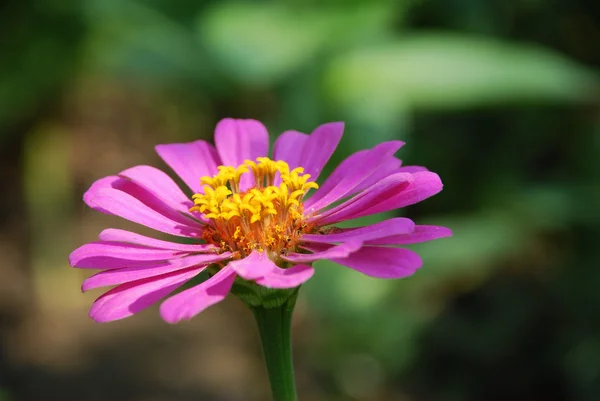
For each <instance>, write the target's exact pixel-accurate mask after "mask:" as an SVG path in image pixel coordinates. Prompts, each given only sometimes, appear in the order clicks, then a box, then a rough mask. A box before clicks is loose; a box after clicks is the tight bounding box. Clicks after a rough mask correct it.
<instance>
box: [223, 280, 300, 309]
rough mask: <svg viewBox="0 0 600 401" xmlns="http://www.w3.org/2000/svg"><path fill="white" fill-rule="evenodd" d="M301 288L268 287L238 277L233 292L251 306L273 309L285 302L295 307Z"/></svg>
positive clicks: (232, 288)
mask: <svg viewBox="0 0 600 401" xmlns="http://www.w3.org/2000/svg"><path fill="white" fill-rule="evenodd" d="M299 289H300V287H296V288H289V289H274V288H266V287H263V286H260V285H258V284H256V283H254V282H251V281H246V280H244V279H242V278H241V277H237V278H236V279H235V281H234V283H233V286H232V287H231V293H232V294H234V295H235V296H237V297H238V298H239V299H241V300H242V302H244V303H245V304H246V305H248V306H249V307H251V308H256V307H263V308H265V309H271V308H277V307H280V306H283V305H285V304H288V307H291V308H293V307H294V304H295V303H296V298H297V296H298V290H299Z"/></svg>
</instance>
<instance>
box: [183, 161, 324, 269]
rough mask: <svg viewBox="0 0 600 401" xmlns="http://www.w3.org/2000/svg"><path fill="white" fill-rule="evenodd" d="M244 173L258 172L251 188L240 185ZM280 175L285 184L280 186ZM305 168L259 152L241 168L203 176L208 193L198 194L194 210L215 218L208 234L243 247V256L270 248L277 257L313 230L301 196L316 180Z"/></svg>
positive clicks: (237, 248)
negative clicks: (292, 166) (304, 212)
mask: <svg viewBox="0 0 600 401" xmlns="http://www.w3.org/2000/svg"><path fill="white" fill-rule="evenodd" d="M244 174H251V175H252V176H254V180H255V185H254V186H253V187H252V188H248V189H245V191H244V192H242V191H241V190H240V180H241V177H242V176H243V175H244ZM276 177H279V178H280V181H281V183H280V184H279V185H278V186H275V185H274V184H275V179H276ZM309 179H310V174H304V168H302V167H297V168H295V169H293V170H290V167H289V165H288V164H287V163H286V162H284V161H281V160H278V161H274V160H271V159H269V158H267V157H259V158H257V159H256V162H254V161H252V160H246V161H245V162H244V164H242V165H240V166H238V167H232V166H219V172H218V174H217V175H215V176H214V177H202V178H200V183H201V184H203V185H204V187H203V188H204V193H201V194H194V195H193V196H192V199H193V201H194V206H193V207H192V208H191V209H190V211H191V212H200V213H203V214H204V217H206V218H208V219H210V220H212V223H213V224H212V225H211V226H210V227H208V228H207V229H206V230H205V233H204V236H203V237H204V239H205V240H206V241H207V242H209V243H214V244H216V245H218V246H221V247H224V248H226V249H227V250H229V251H233V252H238V253H239V254H240V257H243V256H245V255H247V254H249V253H250V252H252V250H258V251H260V250H268V252H269V256H270V257H274V258H277V257H278V255H280V254H281V252H287V251H288V250H290V249H294V248H295V246H296V244H297V243H298V241H299V238H300V236H301V235H302V234H303V233H304V232H306V230H307V229H308V227H307V225H306V223H305V222H304V216H303V206H302V198H303V197H304V195H306V193H307V192H308V191H309V190H310V189H311V188H315V189H316V188H318V187H319V186H318V185H317V183H315V182H313V181H308V180H309Z"/></svg>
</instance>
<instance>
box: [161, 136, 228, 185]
mask: <svg viewBox="0 0 600 401" xmlns="http://www.w3.org/2000/svg"><path fill="white" fill-rule="evenodd" d="M155 149H156V153H158V155H159V156H160V157H161V158H162V159H163V160H164V162H165V163H167V165H169V167H171V168H172V169H173V171H175V173H176V174H177V175H178V176H179V177H180V178H181V179H182V180H183V182H185V183H186V185H187V186H188V187H190V189H191V190H192V192H194V193H199V192H201V191H202V186H201V185H200V177H203V176H213V175H215V174H217V173H218V170H217V166H218V165H220V164H221V161H220V159H219V156H218V154H217V150H216V149H215V148H214V146H212V145H211V144H209V143H208V142H206V141H203V140H198V141H194V142H188V143H171V144H168V145H157V146H156V147H155Z"/></svg>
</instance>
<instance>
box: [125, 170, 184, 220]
mask: <svg viewBox="0 0 600 401" xmlns="http://www.w3.org/2000/svg"><path fill="white" fill-rule="evenodd" d="M119 175H120V176H122V177H126V178H128V179H130V180H131V181H133V182H135V183H136V184H138V185H139V186H140V187H142V188H144V189H146V190H147V191H148V192H150V193H151V194H152V195H154V196H155V197H156V198H158V199H160V200H161V201H163V202H164V203H165V204H166V205H167V206H169V207H170V208H172V209H174V210H178V211H179V212H181V213H184V214H189V212H188V211H189V209H190V207H192V206H193V202H192V201H191V200H190V199H189V198H188V197H187V196H186V195H185V194H184V193H183V192H182V191H181V189H180V188H179V187H178V186H177V184H175V182H174V181H173V180H172V179H171V177H169V176H168V175H167V174H165V173H163V172H162V171H160V170H159V169H157V168H154V167H150V166H135V167H132V168H130V169H127V170H125V171H122V172H121V173H119Z"/></svg>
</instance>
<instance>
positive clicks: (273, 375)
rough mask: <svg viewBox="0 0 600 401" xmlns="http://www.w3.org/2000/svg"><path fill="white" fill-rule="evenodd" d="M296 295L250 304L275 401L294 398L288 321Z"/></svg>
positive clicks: (294, 400)
mask: <svg viewBox="0 0 600 401" xmlns="http://www.w3.org/2000/svg"><path fill="white" fill-rule="evenodd" d="M296 295H297V294H294V295H293V296H292V298H291V299H290V300H289V301H288V302H286V303H284V304H283V305H281V306H277V307H274V308H264V307H262V306H258V307H253V308H252V312H253V313H254V317H255V319H256V323H257V324H258V331H259V332H260V341H261V344H262V349H263V355H264V357H265V362H266V364H267V372H268V374H269V381H270V382H271V392H272V394H273V400H274V401H296V400H297V398H296V384H295V381H294V366H293V363H292V347H291V323H292V313H293V312H294V304H295V301H296Z"/></svg>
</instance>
